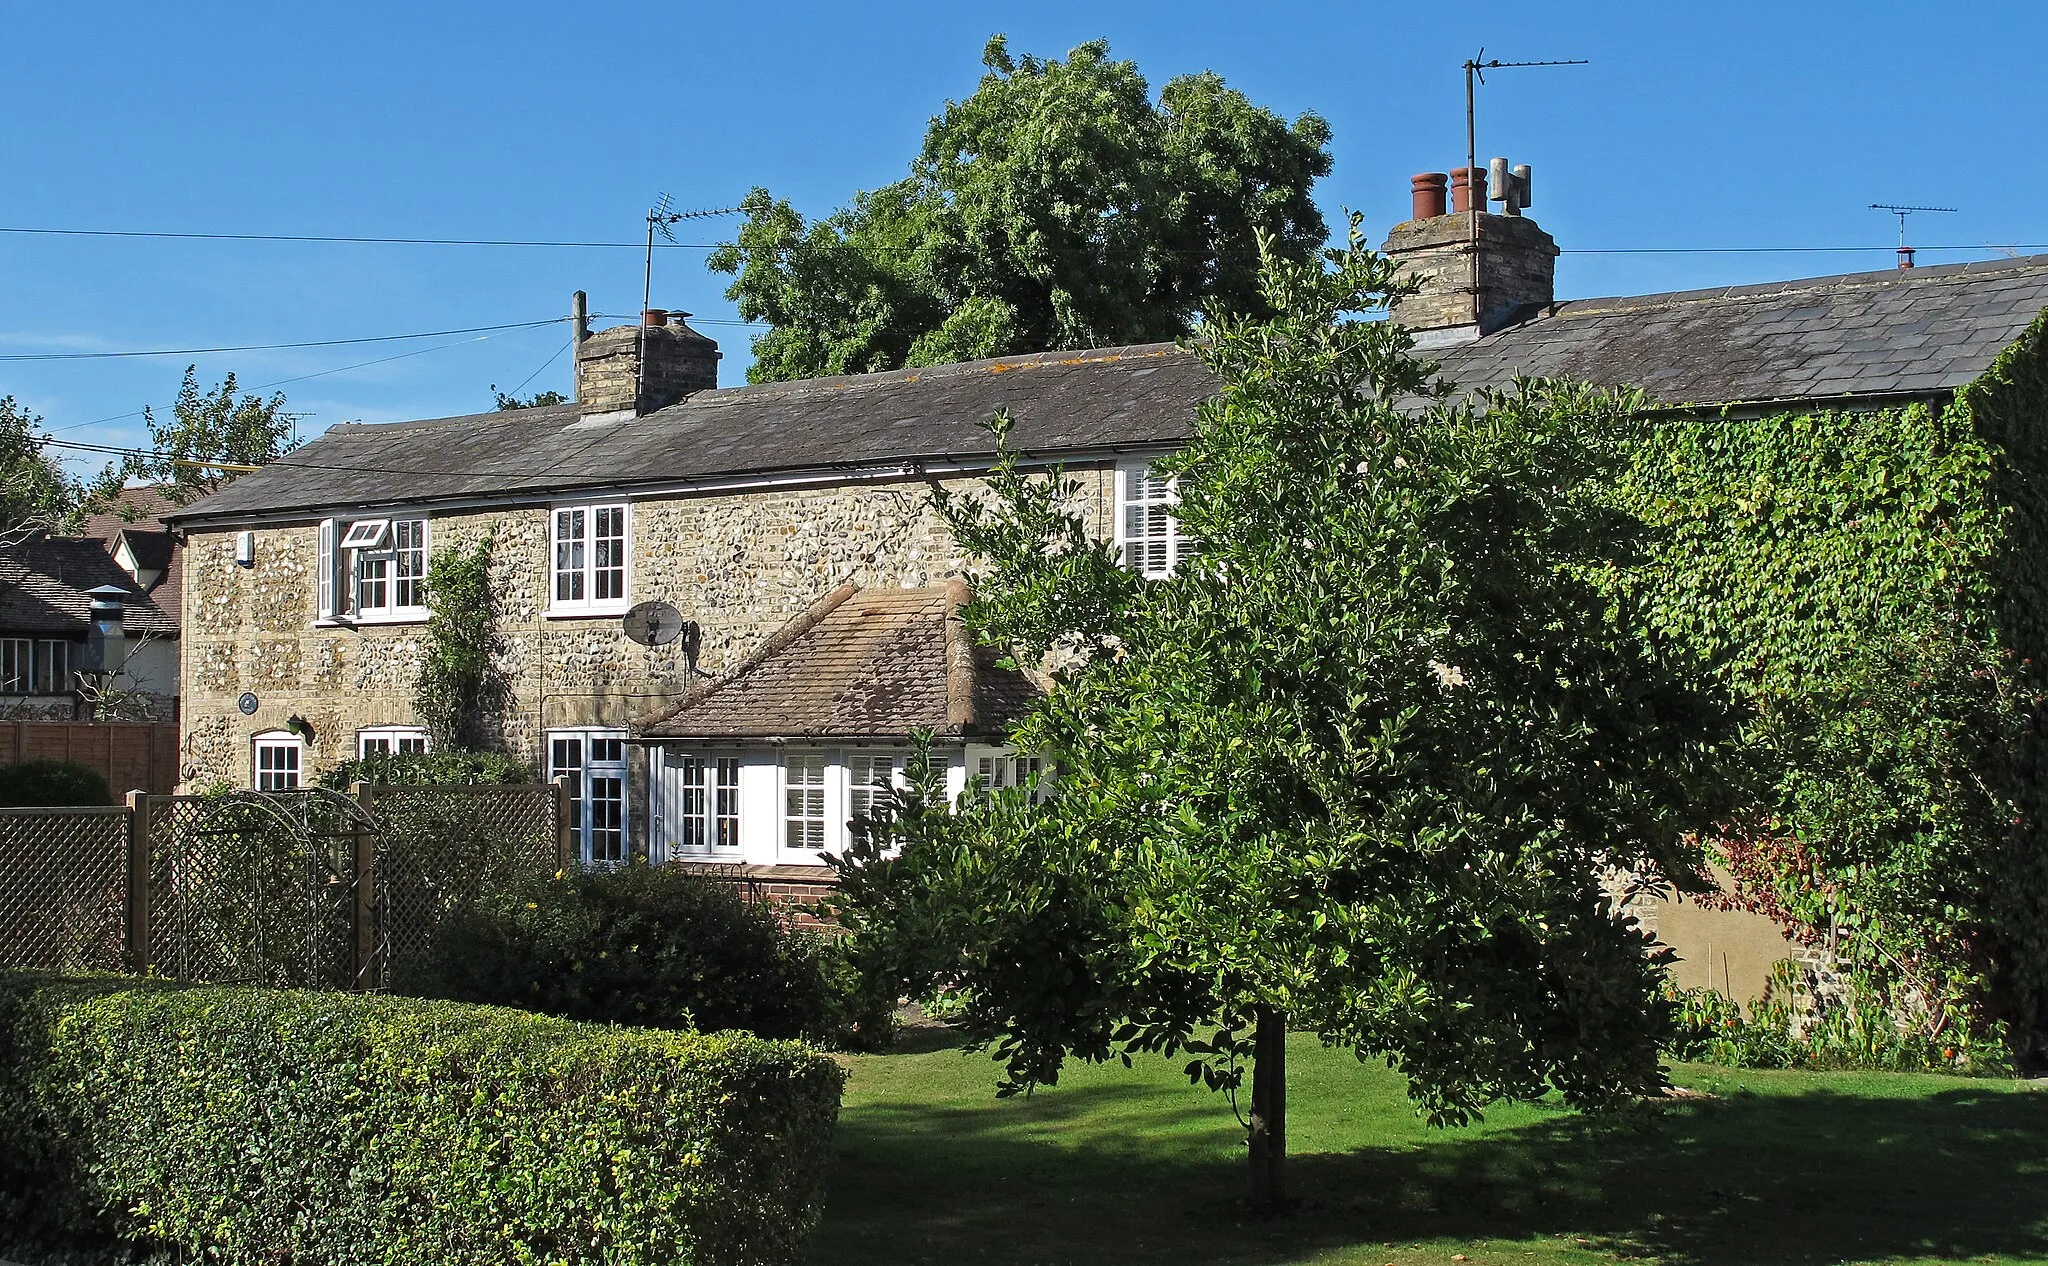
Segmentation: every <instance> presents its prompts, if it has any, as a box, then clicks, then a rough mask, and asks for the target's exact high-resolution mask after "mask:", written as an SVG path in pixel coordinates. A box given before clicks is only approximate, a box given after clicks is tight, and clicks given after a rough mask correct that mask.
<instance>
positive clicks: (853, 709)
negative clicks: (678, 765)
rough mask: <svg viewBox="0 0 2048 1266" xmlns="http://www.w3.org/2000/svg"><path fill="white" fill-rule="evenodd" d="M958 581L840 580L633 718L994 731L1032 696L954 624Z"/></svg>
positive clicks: (682, 726) (777, 728) (673, 729)
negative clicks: (727, 661)
mask: <svg viewBox="0 0 2048 1266" xmlns="http://www.w3.org/2000/svg"><path fill="white" fill-rule="evenodd" d="M967 600H968V591H967V586H966V585H965V584H964V583H962V582H960V581H957V580H956V581H952V582H949V583H947V584H944V585H936V586H932V587H930V588H925V589H856V588H854V587H853V586H852V585H841V586H840V587H839V588H837V589H835V590H833V591H832V592H831V593H829V594H827V595H826V596H825V597H824V598H822V599H820V600H819V601H818V602H817V603H816V604H814V605H813V606H812V607H811V609H810V610H808V611H806V612H805V613H804V614H803V615H801V616H799V617H797V618H796V619H795V620H794V621H792V622H791V623H790V624H788V625H787V626H785V627H784V628H783V629H782V630H781V631H780V632H778V633H777V634H775V636H773V637H771V638H769V639H768V641H767V642H766V643H764V644H763V645H762V647H761V649H759V650H758V651H756V652H755V653H754V654H753V655H751V656H749V657H748V658H747V660H746V661H745V662H744V663H742V664H740V665H739V667H738V668H736V669H734V670H733V671H732V672H731V673H729V674H727V675H726V676H724V677H720V678H717V679H715V680H713V681H709V682H706V683H704V684H703V685H701V686H699V687H698V688H697V689H696V690H695V691H693V692H691V693H690V694H687V695H685V696H684V697H683V698H682V699H681V700H679V701H678V702H677V703H675V704H674V705H672V706H670V707H668V708H666V709H664V710H662V711H660V712H657V713H654V714H652V715H650V716H646V717H642V718H640V719H639V720H638V721H636V722H635V723H634V732H635V733H636V734H637V735H638V736H640V737H642V738H664V739H668V738H675V739H699V740H721V739H769V738H786V739H806V740H833V739H840V740H845V739H862V740H878V739H906V738H908V737H909V736H910V735H911V733H912V732H913V731H916V730H921V729H929V730H932V731H934V732H935V733H936V734H938V735H940V736H942V737H947V738H956V739H957V738H968V737H995V736H999V735H1001V734H1002V733H1003V731H1004V729H1005V728H1006V727H1007V726H1008V725H1009V723H1010V722H1011V721H1012V720H1014V719H1016V718H1017V717H1019V716H1021V715H1022V714H1023V713H1024V711H1025V710H1026V709H1027V708H1029V706H1030V705H1031V702H1032V701H1033V700H1034V699H1035V698H1036V697H1037V688H1036V687H1034V686H1033V685H1032V684H1031V682H1030V681H1029V680H1028V679H1026V678H1025V677H1024V675H1023V674H1022V673H1019V672H1016V671H1014V670H1011V669H1004V668H1000V667H997V666H996V663H995V654H994V652H993V651H990V650H989V649H987V648H985V647H976V646H975V645H974V644H973V637H972V636H971V635H970V634H969V633H968V632H967V630H966V628H965V626H964V625H962V624H961V623H960V620H959V616H958V611H959V608H960V606H961V604H963V603H965V602H966V601H967Z"/></svg>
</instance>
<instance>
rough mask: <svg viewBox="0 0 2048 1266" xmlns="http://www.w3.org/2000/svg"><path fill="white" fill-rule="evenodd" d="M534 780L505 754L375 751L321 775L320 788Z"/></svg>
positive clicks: (528, 772) (433, 785)
mask: <svg viewBox="0 0 2048 1266" xmlns="http://www.w3.org/2000/svg"><path fill="white" fill-rule="evenodd" d="M532 781H533V771H532V770H531V769H528V768H527V767H526V766H524V765H522V764H520V763H519V762H518V761H515V760H513V759H512V758H511V757H510V756H507V755H505V754H504V753H503V752H455V751H447V752H390V753H387V752H373V753H371V754H370V755H368V756H360V757H357V758H356V759H354V760H345V761H343V762H341V763H340V764H338V765H336V766H334V767H333V768H332V769H329V770H327V771H326V772H324V773H322V774H321V775H320V785H321V786H323V787H328V788H332V789H333V790H335V791H346V790H348V787H349V784H350V783H356V782H373V783H378V784H380V785H382V786H386V787H448V786H459V785H461V784H464V783H522V782H532Z"/></svg>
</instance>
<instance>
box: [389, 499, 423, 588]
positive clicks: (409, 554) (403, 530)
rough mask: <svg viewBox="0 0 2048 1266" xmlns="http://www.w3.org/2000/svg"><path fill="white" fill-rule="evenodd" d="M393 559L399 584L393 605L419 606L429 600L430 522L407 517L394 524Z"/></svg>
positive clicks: (392, 537) (392, 530) (392, 535)
mask: <svg viewBox="0 0 2048 1266" xmlns="http://www.w3.org/2000/svg"><path fill="white" fill-rule="evenodd" d="M391 548H392V562H393V564H394V571H395V572H396V583H395V585H394V592H393V593H392V595H391V597H392V604H393V605H394V606H400V607H417V606H422V605H424V604H425V602H426V582H427V521H426V520H425V519H404V520H400V521H399V522H396V523H393V524H392V525H391Z"/></svg>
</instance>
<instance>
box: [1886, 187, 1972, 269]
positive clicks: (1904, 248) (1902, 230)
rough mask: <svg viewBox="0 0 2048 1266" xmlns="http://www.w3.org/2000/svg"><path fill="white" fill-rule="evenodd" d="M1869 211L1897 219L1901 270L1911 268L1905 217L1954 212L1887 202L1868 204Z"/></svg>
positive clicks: (1911, 258) (1949, 209)
mask: <svg viewBox="0 0 2048 1266" xmlns="http://www.w3.org/2000/svg"><path fill="white" fill-rule="evenodd" d="M1870 209H1871V210H1872V211H1885V212H1889V213H1890V214H1892V215H1895V216H1897V217H1899V267H1901V268H1911V267H1912V266H1913V248H1912V247H1910V246H1908V245H1906V217H1907V216H1909V215H1913V214H1915V213H1916V212H1920V211H1940V212H1944V213H1952V212H1954V211H1955V208H1954V207H1902V206H1895V205H1893V204H1892V203H1889V202H1873V203H1871V204H1870Z"/></svg>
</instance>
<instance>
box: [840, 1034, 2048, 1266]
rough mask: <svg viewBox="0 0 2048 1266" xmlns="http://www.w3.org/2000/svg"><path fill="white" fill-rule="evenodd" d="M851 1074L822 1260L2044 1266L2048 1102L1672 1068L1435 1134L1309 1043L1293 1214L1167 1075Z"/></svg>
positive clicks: (1297, 1120)
mask: <svg viewBox="0 0 2048 1266" xmlns="http://www.w3.org/2000/svg"><path fill="white" fill-rule="evenodd" d="M849 1063H850V1066H851V1069H852V1076H851V1079H850V1081H849V1083H848V1086H847V1092H846V1105H845V1109H844V1111H843V1113H842V1115H841V1117H840V1126H839V1136H838V1151H839V1166H838V1171H837V1173H836V1175H835V1177H834V1180H833V1189H832V1196H831V1200H830V1204H829V1206H828V1208H827V1210H826V1214H825V1223H824V1226H823V1227H822V1228H821V1229H820V1230H819V1232H818V1235H817V1238H816V1240H815V1241H814V1245H813V1249H812V1254H811V1260H812V1262H814V1263H817V1264H818V1266H841V1264H851V1263H883V1262H888V1263H908V1262H962V1261H976V1262H1014V1263H1048V1264H1050V1263H1067V1262H1072V1263H1090V1264H1095V1263H1101V1264H1104V1266H1117V1264H1119V1263H1153V1262H1158V1263H1174V1264H1175V1266H1209V1264H1211V1263H1239V1262H1242V1263H1253V1262H1258V1263H1265V1262H1323V1263H1347V1264H1348V1263H1373V1264H1381V1263H1389V1262H1393V1263H1400V1264H1401V1266H1409V1264H1411V1263H1438V1262H1451V1261H1456V1260H1459V1259H1458V1258H1456V1257H1454V1256H1453V1255H1454V1254H1462V1255H1464V1260H1467V1261H1469V1262H1471V1263H1473V1264H1474V1266H1480V1264H1483V1263H1488V1262H1532V1263H1536V1262H1540V1263H1544V1264H1546V1266H1547V1264H1551V1263H1555V1264H1557V1266H1565V1264H1567V1263H1578V1262H1608V1261H1614V1260H1627V1259H1633V1260H1644V1259H1648V1260H1655V1261H1664V1262H1673V1263H1700V1264H1701V1266H1707V1264H1710V1263H1711V1264H1719V1263H1728V1264H1731V1266H1733V1264H1735V1263H1744V1264H1747V1263H1768V1262H1970V1261H1983V1262H2041V1261H2048V1093H2044V1092H2042V1091H2040V1090H2038V1089H2035V1088H2032V1087H2028V1086H2025V1085H2022V1084H2016V1083H2013V1082H1999V1081H1975V1080H1964V1079H1959V1078H1950V1077H1932V1076H1907V1075H1894V1074H1881V1073H1768V1072H1741V1071H1733V1070H1729V1069H1722V1068H1710V1067H1701V1066H1680V1067H1679V1068H1677V1069H1676V1070H1675V1071H1674V1080H1676V1081H1677V1082H1678V1083H1679V1084H1681V1085H1683V1086H1687V1087H1691V1088H1693V1089H1696V1090H1699V1091H1704V1092H1706V1094H1707V1095H1709V1096H1711V1097H1706V1098H1694V1099H1685V1100H1680V1101H1674V1102H1670V1103H1665V1104H1659V1105H1654V1106H1645V1107H1643V1108H1641V1109H1639V1110H1632V1111H1630V1112H1627V1113H1625V1114H1623V1115H1622V1116H1620V1117H1618V1118H1613V1119H1605V1120H1592V1119H1587V1118H1583V1117H1578V1116H1574V1115H1572V1114H1570V1113H1566V1112H1563V1111H1559V1110H1554V1109H1551V1108H1548V1107H1508V1108H1502V1109H1500V1110H1498V1111H1496V1112H1493V1113H1490V1114H1489V1115H1488V1117H1487V1120H1486V1122H1485V1123H1484V1124H1483V1125H1480V1126H1476V1127H1473V1128H1470V1129H1462V1130H1430V1129H1429V1128H1427V1127H1426V1126H1424V1125H1423V1124H1421V1123H1420V1122H1418V1121H1417V1120H1416V1119H1415V1118H1414V1116H1413V1115H1412V1113H1411V1112H1410V1110H1409V1107H1408V1102H1407V1098H1406V1096H1405V1094H1404V1093H1403V1090H1402V1087H1401V1082H1400V1079H1399V1078H1398V1077H1396V1076H1395V1075H1394V1074H1393V1073H1391V1072H1389V1071H1387V1070H1386V1069H1385V1068H1382V1067H1367V1066H1364V1065H1361V1064H1359V1063H1358V1062H1357V1061H1356V1060H1354V1059H1353V1058H1352V1057H1351V1056H1350V1055H1348V1054H1347V1053H1344V1052H1340V1051H1328V1050H1324V1049H1323V1048H1322V1047H1321V1046H1320V1045H1318V1044H1317V1043H1316V1042H1315V1041H1314V1040H1313V1039H1310V1038H1306V1037H1297V1038H1296V1039H1295V1041H1294V1044H1293V1046H1292V1048H1291V1050H1290V1053H1289V1060H1288V1063H1289V1072H1290V1075H1291V1079H1292V1085H1291V1087H1290V1089H1291V1095H1290V1098H1289V1101H1288V1114H1289V1116H1288V1125H1289V1131H1290V1134H1291V1138H1290V1140H1289V1142H1290V1144H1291V1150H1292V1154H1293V1155H1292V1160H1291V1172H1290V1180H1291V1183H1292V1186H1293V1190H1294V1195H1295V1196H1296V1197H1297V1198H1298V1199H1299V1200H1300V1201H1301V1203H1302V1209H1301V1210H1300V1212H1298V1213H1296V1214H1295V1215H1293V1216H1291V1217H1289V1218H1286V1219H1284V1220H1282V1221H1280V1222H1277V1223H1260V1222H1257V1221H1253V1220H1250V1219H1247V1218H1246V1217H1245V1216H1244V1213H1243V1203H1242V1192H1243V1187H1244V1175H1243V1166H1244V1160H1243V1155H1244V1153H1243V1148H1242V1142H1241V1140H1242V1133H1241V1131H1240V1130H1239V1129H1238V1127H1237V1124H1236V1122H1235V1121H1234V1120H1232V1119H1231V1116H1230V1113H1229V1109H1228V1107H1227V1106H1226V1104H1225V1102H1224V1101H1223V1100H1222V1099H1221V1098H1220V1097H1218V1096H1213V1095H1210V1094H1209V1093H1207V1092H1206V1091H1202V1090H1199V1089H1193V1088H1190V1087H1189V1086H1188V1085H1187V1083H1186V1082H1185V1081H1184V1080H1183V1079H1181V1078H1180V1077H1179V1075H1178V1073H1177V1071H1176V1070H1175V1069H1174V1068H1173V1067H1171V1066H1170V1065H1168V1064H1166V1063H1164V1062H1152V1063H1149V1064H1145V1063H1141V1064H1140V1065H1139V1067H1138V1068H1137V1069H1136V1070H1135V1071H1133V1070H1127V1069H1125V1068H1123V1066H1122V1065H1120V1064H1119V1065H1112V1066H1110V1067H1103V1068H1097V1067H1088V1066H1084V1065H1076V1066H1071V1067H1070V1070H1069V1072H1068V1075H1067V1076H1066V1077H1065V1078H1064V1079H1063V1080H1062V1081H1061V1084H1060V1085H1059V1086H1057V1087H1055V1088H1052V1089H1049V1090H1044V1091H1041V1092H1039V1093H1038V1094H1036V1095H1034V1096H1033V1097H1031V1098H1030V1099H1010V1100H1000V1101H999V1100H997V1099H996V1098H994V1094H993V1089H994V1084H995V1071H994V1066H993V1065H992V1064H991V1063H990V1062H989V1060H988V1058H987V1057H986V1056H984V1055H974V1054H967V1053H963V1052H959V1051H953V1050H938V1051H926V1052H922V1053H905V1054H895V1055H882V1056H862V1057H857V1058H854V1059H852V1060H850V1061H849Z"/></svg>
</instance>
